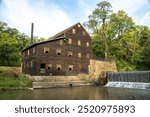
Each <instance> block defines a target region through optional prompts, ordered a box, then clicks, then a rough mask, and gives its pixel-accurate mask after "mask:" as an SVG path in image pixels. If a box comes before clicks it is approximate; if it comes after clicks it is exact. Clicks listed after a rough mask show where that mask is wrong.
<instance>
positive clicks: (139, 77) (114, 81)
mask: <svg viewBox="0 0 150 117" xmlns="http://www.w3.org/2000/svg"><path fill="white" fill-rule="evenodd" d="M106 78H107V80H108V83H107V85H106V86H107V87H126V88H140V89H150V71H133V72H108V73H106Z"/></svg>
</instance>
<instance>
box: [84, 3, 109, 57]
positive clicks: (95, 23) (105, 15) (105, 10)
mask: <svg viewBox="0 0 150 117" xmlns="http://www.w3.org/2000/svg"><path fill="white" fill-rule="evenodd" d="M111 8H112V6H111V4H110V3H109V2H107V1H102V2H99V3H98V4H97V8H96V9H95V10H94V11H93V12H92V15H89V21H88V22H87V23H86V25H87V26H88V28H89V29H90V30H91V32H92V34H93V36H96V37H94V38H97V39H98V40H94V41H96V42H94V45H93V46H94V47H96V48H94V50H93V51H94V53H98V54H99V52H100V51H98V48H97V47H98V46H97V42H99V44H103V46H104V48H103V50H104V57H105V59H107V58H108V39H107V35H106V32H105V27H106V21H107V20H108V19H109V16H110V14H111V12H112V10H111ZM100 26H102V30H99V27H100Z"/></svg>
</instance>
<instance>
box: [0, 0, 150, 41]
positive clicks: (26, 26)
mask: <svg viewBox="0 0 150 117" xmlns="http://www.w3.org/2000/svg"><path fill="white" fill-rule="evenodd" d="M100 1H102V0H0V21H3V22H6V23H7V24H8V26H9V27H11V28H17V29H18V30H19V31H20V32H22V33H25V34H27V35H29V36H30V32H31V23H34V35H35V36H38V37H44V38H46V39H47V38H48V37H51V36H53V35H54V34H56V33H58V32H60V31H62V30H64V29H66V28H68V27H70V26H71V25H73V24H75V23H77V22H80V23H81V24H82V23H83V22H85V21H88V16H89V15H90V14H91V13H92V11H93V10H94V9H95V8H96V4H97V3H98V2H100ZM106 1H108V2H110V3H111V5H112V10H113V12H117V11H118V10H124V11H125V12H126V13H127V14H128V16H130V17H132V18H133V20H134V22H136V24H138V25H146V26H148V27H150V0H106Z"/></svg>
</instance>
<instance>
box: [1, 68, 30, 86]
mask: <svg viewBox="0 0 150 117" xmlns="http://www.w3.org/2000/svg"><path fill="white" fill-rule="evenodd" d="M31 86H32V81H31V80H30V79H29V78H28V77H27V76H26V75H24V74H22V73H20V72H19V71H18V70H17V69H16V68H11V67H0V89H12V88H15V89H16V88H17V89H23V88H27V87H31Z"/></svg>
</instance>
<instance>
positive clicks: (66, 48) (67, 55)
mask: <svg viewBox="0 0 150 117" xmlns="http://www.w3.org/2000/svg"><path fill="white" fill-rule="evenodd" d="M91 55H92V39H91V37H90V35H89V34H88V33H87V32H86V30H85V29H84V28H83V26H82V25H81V24H80V23H77V24H75V25H73V26H71V27H69V28H67V29H66V30H64V31H62V32H59V33H57V34H56V35H54V36H53V37H51V38H49V39H48V40H47V41H44V42H40V43H36V44H33V45H31V46H29V47H28V48H26V49H24V50H23V51H22V72H23V73H25V74H29V75H31V76H76V75H78V74H80V73H84V74H88V73H89V65H90V59H91Z"/></svg>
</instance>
